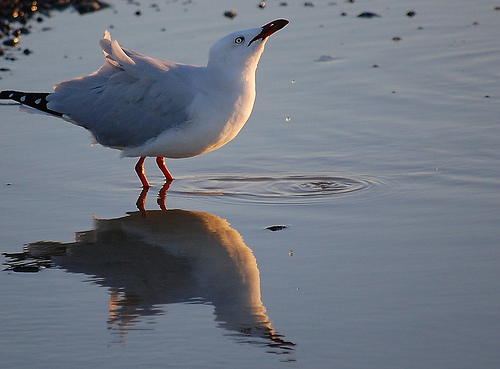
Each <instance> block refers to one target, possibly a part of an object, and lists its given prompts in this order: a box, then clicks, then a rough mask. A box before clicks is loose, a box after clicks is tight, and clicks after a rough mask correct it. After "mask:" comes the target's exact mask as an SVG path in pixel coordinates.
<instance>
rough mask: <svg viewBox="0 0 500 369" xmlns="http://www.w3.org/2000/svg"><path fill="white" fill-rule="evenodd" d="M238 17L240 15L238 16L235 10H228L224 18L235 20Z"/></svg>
mask: <svg viewBox="0 0 500 369" xmlns="http://www.w3.org/2000/svg"><path fill="white" fill-rule="evenodd" d="M237 15H238V14H236V12H235V11H234V10H227V11H225V12H224V17H226V18H229V19H233V18H235V17H236V16H237Z"/></svg>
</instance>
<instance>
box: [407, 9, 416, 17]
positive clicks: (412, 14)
mask: <svg viewBox="0 0 500 369" xmlns="http://www.w3.org/2000/svg"><path fill="white" fill-rule="evenodd" d="M416 14H417V13H416V12H415V11H414V10H410V11H409V12H408V13H406V16H407V17H409V18H413V17H414V16H415V15H416Z"/></svg>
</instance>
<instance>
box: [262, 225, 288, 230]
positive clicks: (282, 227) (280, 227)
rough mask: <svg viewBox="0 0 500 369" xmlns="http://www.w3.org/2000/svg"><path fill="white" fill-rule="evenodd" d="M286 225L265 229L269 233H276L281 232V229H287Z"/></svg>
mask: <svg viewBox="0 0 500 369" xmlns="http://www.w3.org/2000/svg"><path fill="white" fill-rule="evenodd" d="M288 227H289V226H288V225H272V226H269V227H266V228H265V229H267V230H269V231H271V232H276V231H282V230H283V229H286V228H288Z"/></svg>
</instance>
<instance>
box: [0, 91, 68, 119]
mask: <svg viewBox="0 0 500 369" xmlns="http://www.w3.org/2000/svg"><path fill="white" fill-rule="evenodd" d="M48 95H50V93H49V92H21V91H11V90H6V91H0V99H4V100H14V101H17V102H19V103H21V104H23V105H26V106H29V107H31V108H33V109H36V110H40V111H43V112H44V113H47V114H51V115H55V116H58V117H62V116H63V114H62V113H59V112H57V111H54V110H51V109H49V108H47V103H48V101H47V96H48Z"/></svg>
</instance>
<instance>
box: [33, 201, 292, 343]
mask: <svg viewBox="0 0 500 369" xmlns="http://www.w3.org/2000/svg"><path fill="white" fill-rule="evenodd" d="M50 246H51V243H47V242H42V243H34V244H30V245H29V250H30V251H31V254H35V253H37V252H42V253H45V254H46V253H47V252H46V250H47V247H49V248H50ZM52 249H53V250H56V251H57V252H56V254H57V253H59V254H61V250H62V251H65V253H64V255H62V256H54V257H53V258H52V259H53V261H54V262H55V263H56V264H57V265H59V266H61V267H63V268H65V269H67V270H68V271H69V272H76V273H85V274H87V275H91V276H94V277H95V280H96V281H97V283H99V284H101V285H103V286H107V287H110V288H111V289H110V290H111V302H110V306H111V311H110V314H111V318H110V322H111V323H116V324H118V325H119V326H120V328H121V329H124V330H125V331H126V327H127V322H130V321H133V320H137V319H139V318H140V316H144V315H148V314H156V313H157V310H155V309H157V305H158V304H168V303H176V302H185V301H191V302H192V301H200V299H201V301H202V302H209V303H211V304H212V305H214V307H215V315H216V320H217V321H218V322H219V325H220V326H221V327H223V328H224V329H227V330H230V331H233V332H237V333H238V334H243V335H245V336H255V337H261V338H264V339H265V340H270V341H268V343H267V345H271V346H273V347H277V348H279V349H280V350H285V351H289V350H291V345H293V344H292V343H289V342H286V341H284V340H283V339H282V338H281V337H280V335H279V334H277V333H276V332H275V330H274V329H273V328H272V327H271V322H270V321H269V318H268V316H267V315H266V314H265V307H264V306H263V304H262V301H261V295H260V276H259V270H258V268H257V262H256V260H255V257H254V255H253V253H252V250H251V249H250V248H249V247H248V246H246V245H245V243H244V242H243V239H242V237H241V235H240V234H239V233H238V232H237V231H236V230H234V229H233V228H231V227H230V225H229V223H228V222H227V221H225V220H223V219H221V218H219V217H217V216H215V215H212V214H209V213H199V212H192V211H183V210H169V211H148V212H147V218H143V217H142V214H141V213H140V212H136V213H131V214H129V215H128V216H126V217H123V218H118V219H111V220H96V228H95V229H94V230H91V231H87V232H81V233H78V234H77V241H76V242H74V243H70V244H60V243H52ZM44 250H45V251H44ZM49 253H50V252H49Z"/></svg>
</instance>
